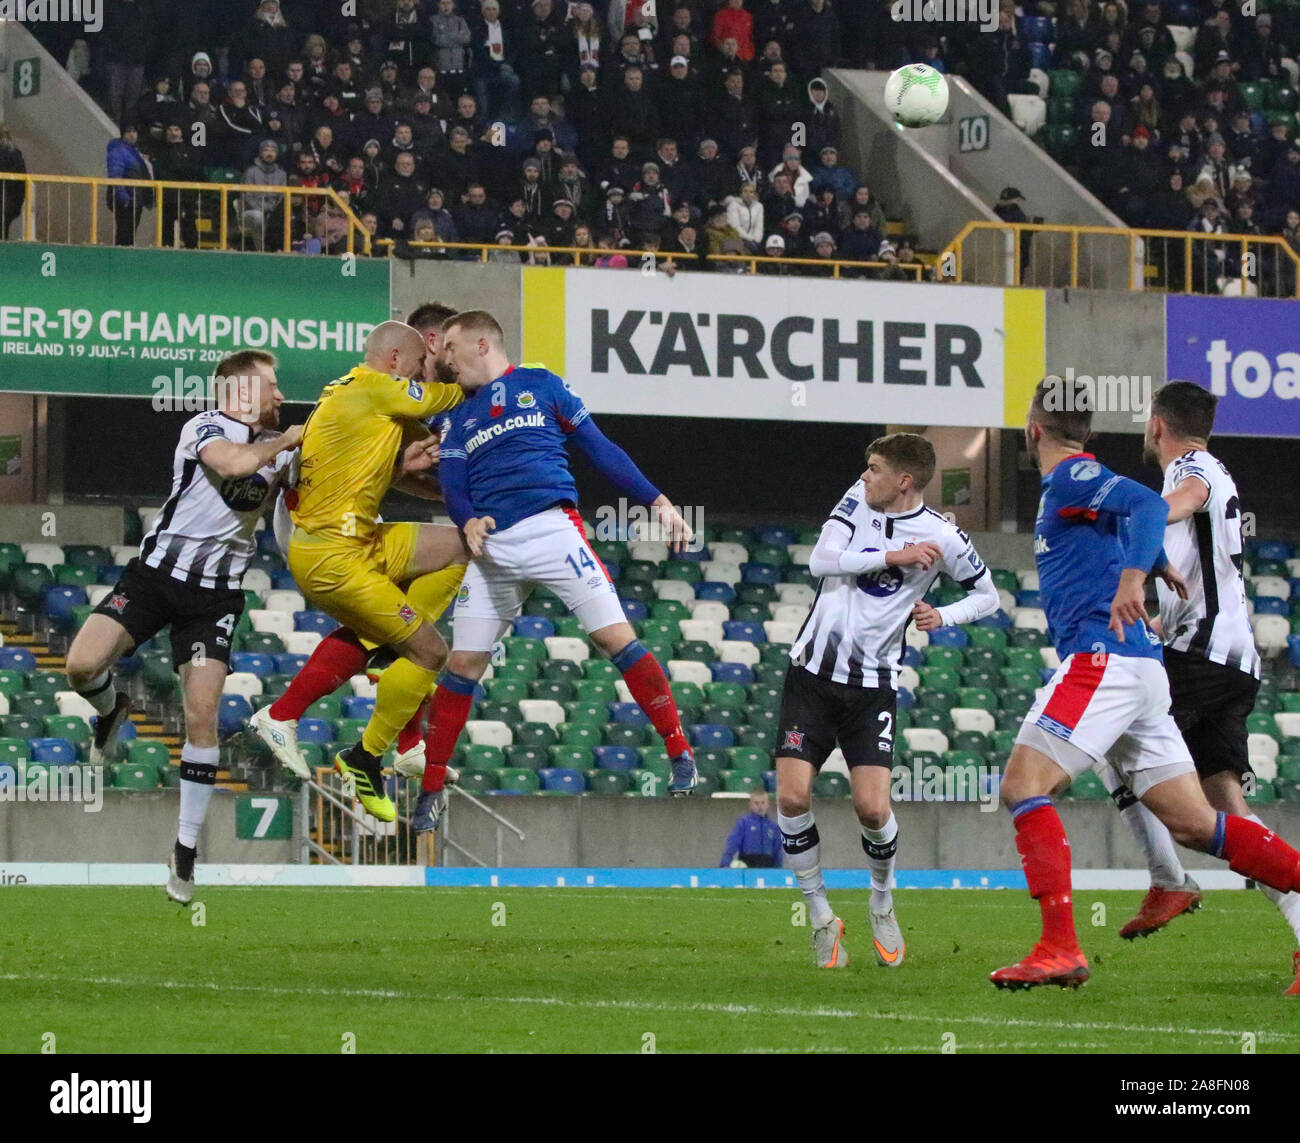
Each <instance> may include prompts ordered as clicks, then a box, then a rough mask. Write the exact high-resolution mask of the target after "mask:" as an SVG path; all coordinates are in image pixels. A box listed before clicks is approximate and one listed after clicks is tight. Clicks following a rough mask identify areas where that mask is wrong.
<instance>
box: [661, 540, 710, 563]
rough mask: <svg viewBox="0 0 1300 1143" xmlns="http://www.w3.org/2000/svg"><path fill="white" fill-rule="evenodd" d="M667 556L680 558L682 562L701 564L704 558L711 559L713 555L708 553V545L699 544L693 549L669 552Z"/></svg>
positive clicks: (673, 558)
mask: <svg viewBox="0 0 1300 1143" xmlns="http://www.w3.org/2000/svg"><path fill="white" fill-rule="evenodd" d="M668 558H669V559H670V560H682V561H683V562H684V563H688V564H701V563H703V562H704V561H705V560H708V559H712V558H713V557H712V556H710V555H709V549H708V547H707V546H706V545H704V544H701V545H700V546H699V547H698V548H696V549H695V550H694V551H690V550H687V551H684V552H671V553H670V554H669V556H668Z"/></svg>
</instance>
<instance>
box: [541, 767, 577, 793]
mask: <svg viewBox="0 0 1300 1143" xmlns="http://www.w3.org/2000/svg"><path fill="white" fill-rule="evenodd" d="M537 777H538V778H539V779H540V781H541V783H542V789H543V790H554V791H557V792H560V793H565V794H581V793H583V792H584V791H585V790H586V789H587V779H586V778H584V777H583V776H582V774H581V772H580V771H578V770H570V769H568V768H567V767H565V766H547V767H545V768H543V769H541V770H538V771H537Z"/></svg>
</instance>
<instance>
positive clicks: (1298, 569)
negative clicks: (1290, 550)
mask: <svg viewBox="0 0 1300 1143" xmlns="http://www.w3.org/2000/svg"><path fill="white" fill-rule="evenodd" d="M1286 570H1287V571H1288V572H1290V573H1291V575H1292V577H1293V578H1295V579H1300V556H1292V557H1291V558H1290V559H1289V560H1287V561H1286Z"/></svg>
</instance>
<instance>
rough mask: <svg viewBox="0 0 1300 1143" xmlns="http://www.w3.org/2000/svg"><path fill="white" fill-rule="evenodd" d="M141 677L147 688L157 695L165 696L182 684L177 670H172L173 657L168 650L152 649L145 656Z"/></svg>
mask: <svg viewBox="0 0 1300 1143" xmlns="http://www.w3.org/2000/svg"><path fill="white" fill-rule="evenodd" d="M143 658H144V662H143V664H142V665H141V667H140V677H141V679H142V680H143V681H144V687H145V690H146V691H148V692H149V693H150V694H151V695H154V696H155V697H162V698H165V697H167V696H168V695H171V694H172V693H173V692H174V691H175V690H176V689H177V687H178V686H179V685H180V680H179V679H178V678H177V677H176V672H175V671H173V670H172V657H171V654H170V653H169V652H166V651H150V652H149V653H148V654H146V655H144V656H143Z"/></svg>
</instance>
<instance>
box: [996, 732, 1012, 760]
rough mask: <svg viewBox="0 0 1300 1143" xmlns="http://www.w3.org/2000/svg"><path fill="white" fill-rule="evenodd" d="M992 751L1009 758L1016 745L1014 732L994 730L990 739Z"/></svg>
mask: <svg viewBox="0 0 1300 1143" xmlns="http://www.w3.org/2000/svg"><path fill="white" fill-rule="evenodd" d="M991 741H992V743H993V746H992V749H993V750H995V751H997V752H998V753H999V754H1005V755H1008V756H1010V754H1011V751H1012V750H1014V749H1015V745H1016V731H1014V730H995V731H994V732H993V737H992V739H991Z"/></svg>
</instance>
